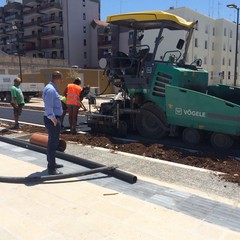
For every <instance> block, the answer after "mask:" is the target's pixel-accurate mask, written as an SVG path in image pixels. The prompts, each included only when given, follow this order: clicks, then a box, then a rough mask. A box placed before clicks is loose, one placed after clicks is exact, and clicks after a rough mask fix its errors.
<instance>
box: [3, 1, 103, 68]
mask: <svg viewBox="0 0 240 240" xmlns="http://www.w3.org/2000/svg"><path fill="white" fill-rule="evenodd" d="M99 15H100V0H70V1H69V0H22V3H19V2H14V1H12V2H9V3H8V4H6V5H5V6H4V7H1V8H0V50H2V51H3V52H6V53H8V54H20V55H24V56H28V57H34V58H51V59H67V61H68V64H69V66H72V65H77V66H79V67H80V68H87V67H93V66H96V65H97V54H96V52H97V44H96V46H95V48H94V47H92V45H91V44H90V43H91V41H92V39H93V40H94V39H97V32H96V31H95V32H94V31H92V29H91V28H90V23H91V21H92V19H99Z"/></svg>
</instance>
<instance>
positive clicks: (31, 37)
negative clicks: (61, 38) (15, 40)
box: [23, 33, 40, 41]
mask: <svg viewBox="0 0 240 240" xmlns="http://www.w3.org/2000/svg"><path fill="white" fill-rule="evenodd" d="M39 37H40V35H39V33H32V34H29V35H24V37H23V38H24V41H30V40H32V41H33V40H38V39H39Z"/></svg>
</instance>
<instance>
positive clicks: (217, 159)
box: [0, 123, 240, 185]
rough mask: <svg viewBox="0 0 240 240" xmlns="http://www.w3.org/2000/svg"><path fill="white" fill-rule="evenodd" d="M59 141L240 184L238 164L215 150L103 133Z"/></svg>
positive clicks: (34, 128)
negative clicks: (161, 162) (182, 166)
mask: <svg viewBox="0 0 240 240" xmlns="http://www.w3.org/2000/svg"><path fill="white" fill-rule="evenodd" d="M0 127H5V129H3V130H2V131H1V135H4V134H11V133H13V131H12V130H10V131H7V128H8V127H9V126H8V125H7V124H5V125H3V124H2V123H0ZM14 131H16V130H14ZM18 131H21V132H26V133H35V132H41V133H46V130H45V129H44V128H42V127H37V126H32V125H24V126H22V127H21V129H19V130H18ZM61 138H62V139H64V140H66V141H69V142H75V143H78V144H83V145H91V146H96V147H103V148H108V149H111V150H112V151H122V152H127V153H132V154H137V155H141V156H145V157H151V158H156V159H162V160H166V161H171V162H175V163H181V164H185V165H189V166H194V167H199V168H204V169H209V170H213V171H216V172H220V173H224V174H220V176H221V177H222V178H224V179H225V180H226V181H230V182H233V183H236V184H238V185H240V161H238V160H236V159H235V158H234V157H230V156H227V155H224V154H223V153H218V152H214V151H212V152H211V151H210V152H195V153H192V152H189V151H186V150H183V149H179V148H172V147H166V146H164V145H163V144H156V143H154V144H153V143H152V144H151V143H141V142H131V143H121V142H117V141H116V139H114V138H112V137H110V136H107V135H104V134H91V133H86V134H76V135H72V134H69V133H62V134H61Z"/></svg>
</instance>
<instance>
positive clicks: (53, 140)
mask: <svg viewBox="0 0 240 240" xmlns="http://www.w3.org/2000/svg"><path fill="white" fill-rule="evenodd" d="M56 119H57V125H56V126H54V125H53V122H52V121H51V120H50V119H49V118H47V117H45V116H44V124H45V127H46V128H47V130H48V146H47V161H48V166H47V168H48V170H54V169H55V164H56V160H55V153H56V149H57V147H58V144H59V136H60V130H61V118H60V116H59V117H56Z"/></svg>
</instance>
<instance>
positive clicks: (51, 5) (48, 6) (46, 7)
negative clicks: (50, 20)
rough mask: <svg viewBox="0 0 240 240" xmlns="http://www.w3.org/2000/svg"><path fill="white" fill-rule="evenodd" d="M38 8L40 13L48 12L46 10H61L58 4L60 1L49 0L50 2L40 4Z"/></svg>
mask: <svg viewBox="0 0 240 240" xmlns="http://www.w3.org/2000/svg"><path fill="white" fill-rule="evenodd" d="M39 9H40V11H41V12H42V13H48V12H53V11H59V10H62V5H61V4H60V2H51V3H46V4H42V5H41V6H40V7H39Z"/></svg>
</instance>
